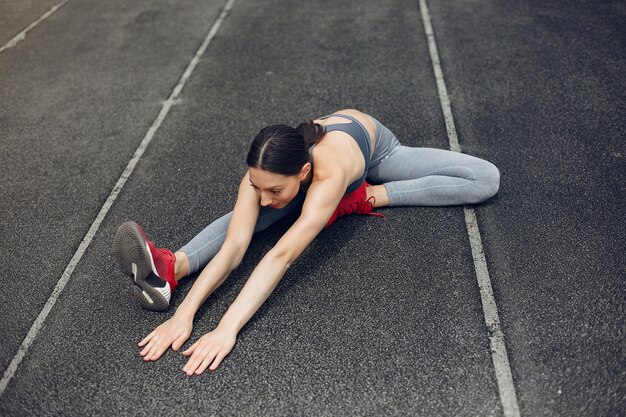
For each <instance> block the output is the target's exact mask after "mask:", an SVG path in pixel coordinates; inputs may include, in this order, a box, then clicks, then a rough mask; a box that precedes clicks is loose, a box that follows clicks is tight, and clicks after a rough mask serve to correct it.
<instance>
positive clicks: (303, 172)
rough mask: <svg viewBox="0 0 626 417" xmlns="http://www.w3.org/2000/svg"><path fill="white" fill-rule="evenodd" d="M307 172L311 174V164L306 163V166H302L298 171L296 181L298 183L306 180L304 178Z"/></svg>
mask: <svg viewBox="0 0 626 417" xmlns="http://www.w3.org/2000/svg"><path fill="white" fill-rule="evenodd" d="M309 172H311V163H310V162H307V163H306V164H304V165H303V166H302V169H301V170H300V175H299V176H298V179H299V180H300V181H304V180H305V179H306V176H307V175H309Z"/></svg>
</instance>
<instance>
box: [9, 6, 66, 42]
mask: <svg viewBox="0 0 626 417" xmlns="http://www.w3.org/2000/svg"><path fill="white" fill-rule="evenodd" d="M67 2H68V0H63V1H62V2H61V3H59V4H57V5H56V6H53V7H52V8H51V9H50V10H48V11H47V12H45V13H44V14H43V15H42V16H41V17H40V18H39V19H37V20H35V21H34V22H33V23H31V24H30V25H29V26H28V27H27V28H26V29H24V30H23V31H21V32H20V33H18V34H17V35H15V36H13V39H11V40H10V41H8V42H7V43H5V44H4V45H2V46H0V53H1V52H3V51H4V50H5V49H9V48H13V47H14V46H15V45H17V43H18V42H19V41H21V40H23V39H24V38H25V37H26V33H27V32H28V31H29V30H31V29H32V28H34V27H35V26H37V25H38V24H40V23H41V22H42V21H43V20H44V19H46V18H47V17H48V16H50V15H51V14H52V13H54V12H56V11H57V10H59V9H60V8H61V7H62V6H63V5H64V4H65V3H67Z"/></svg>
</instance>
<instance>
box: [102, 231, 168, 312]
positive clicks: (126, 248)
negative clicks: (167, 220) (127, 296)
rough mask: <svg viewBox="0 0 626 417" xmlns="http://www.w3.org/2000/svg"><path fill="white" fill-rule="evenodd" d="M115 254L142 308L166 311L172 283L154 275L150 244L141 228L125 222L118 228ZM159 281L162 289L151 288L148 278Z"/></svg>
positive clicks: (114, 242) (114, 241)
mask: <svg viewBox="0 0 626 417" xmlns="http://www.w3.org/2000/svg"><path fill="white" fill-rule="evenodd" d="M113 254H114V256H115V257H116V258H117V261H118V263H119V267H120V269H121V270H122V272H123V273H124V274H125V275H128V276H129V277H131V278H132V279H133V294H134V296H135V299H136V300H137V302H138V303H139V305H140V306H141V307H143V308H145V309H146V310H151V311H164V310H167V309H168V307H169V305H170V303H169V295H170V286H169V283H168V282H167V281H165V280H162V279H161V278H159V277H158V276H156V274H153V275H152V276H150V274H152V273H153V267H152V266H153V261H152V255H151V254H150V250H149V249H148V243H147V242H146V240H145V239H144V237H143V234H142V233H141V230H140V229H139V225H138V224H137V223H135V222H126V223H124V224H122V225H121V226H120V227H118V229H117V232H116V233H115V238H114V239H113ZM149 276H150V279H154V280H158V281H159V283H160V284H161V285H163V283H164V284H165V285H164V286H163V287H162V288H155V287H154V286H152V285H150V284H149V283H148V282H147V281H146V278H148V277H149Z"/></svg>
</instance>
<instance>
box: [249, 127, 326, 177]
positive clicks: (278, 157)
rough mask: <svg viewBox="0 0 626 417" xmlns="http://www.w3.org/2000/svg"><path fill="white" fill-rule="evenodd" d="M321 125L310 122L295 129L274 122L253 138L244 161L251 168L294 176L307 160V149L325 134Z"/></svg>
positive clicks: (308, 158)
mask: <svg viewBox="0 0 626 417" xmlns="http://www.w3.org/2000/svg"><path fill="white" fill-rule="evenodd" d="M324 133H325V131H324V127H323V126H321V125H319V124H317V123H313V121H312V120H311V121H309V122H308V123H302V124H301V125H300V126H298V127H296V128H294V127H291V126H286V125H273V126H267V127H264V128H263V129H261V131H260V132H259V134H258V135H256V137H255V138H254V140H253V141H252V144H251V145H250V150H249V151H248V157H247V159H246V163H247V164H248V166H249V167H251V168H261V169H263V170H265V171H270V172H274V173H276V174H282V175H296V174H298V173H299V172H300V170H301V169H302V167H303V166H304V164H306V163H307V162H310V157H309V148H310V147H311V146H312V145H313V144H315V143H317V142H319V140H320V139H321V137H322V136H323V135H324Z"/></svg>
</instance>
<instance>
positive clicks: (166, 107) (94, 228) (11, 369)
mask: <svg viewBox="0 0 626 417" xmlns="http://www.w3.org/2000/svg"><path fill="white" fill-rule="evenodd" d="M233 3H235V0H228V2H227V3H226V5H225V6H224V9H223V10H222V13H221V14H220V16H219V17H218V18H217V20H216V21H215V23H214V24H213V26H212V27H211V30H210V31H209V33H208V34H207V36H206V37H205V38H204V42H202V45H201V46H200V48H199V49H198V50H197V51H196V54H195V55H194V57H193V58H192V60H191V62H189V65H188V66H187V69H186V70H185V72H184V73H183V75H182V76H181V77H180V80H179V81H178V84H177V85H176V87H174V90H173V91H172V93H171V94H170V96H169V97H168V99H167V100H165V101H164V102H163V106H162V107H161V111H160V112H159V114H158V116H157V118H156V119H155V120H154V122H153V123H152V126H150V129H148V131H147V132H146V134H145V136H144V138H143V140H142V141H141V143H140V144H139V146H138V147H137V149H136V150H135V154H134V155H133V157H132V159H131V160H130V161H129V162H128V165H126V169H125V170H124V172H122V175H121V176H120V178H119V179H118V180H117V183H116V184H115V186H114V187H113V190H112V191H111V194H109V198H107V200H106V201H105V202H104V205H103V206H102V208H101V209H100V212H99V213H98V215H97V216H96V219H95V220H94V221H93V223H92V224H91V227H90V228H89V231H88V232H87V234H86V235H85V237H84V238H83V240H82V242H81V243H80V245H79V247H78V249H77V250H76V253H75V254H74V256H73V257H72V259H71V260H70V262H69V264H68V265H67V267H66V268H65V271H64V272H63V275H62V276H61V278H60V279H59V281H58V282H57V285H56V287H54V290H53V291H52V294H51V295H50V297H49V298H48V301H46V304H45V305H44V307H43V310H41V313H39V316H37V319H35V322H34V323H33V325H32V326H31V328H30V330H29V331H28V334H27V335H26V337H25V338H24V341H23V342H22V344H21V346H20V347H19V349H18V351H17V353H16V354H15V356H14V357H13V360H12V361H11V363H10V364H9V366H8V368H7V369H6V371H4V375H3V376H2V380H1V381H0V396H1V395H2V394H3V393H4V390H5V389H6V387H7V385H8V383H9V381H11V378H13V375H15V371H16V370H17V367H18V366H19V364H20V362H22V359H23V358H24V355H26V353H27V352H28V349H29V347H30V345H31V343H32V342H33V340H34V339H35V337H37V333H38V332H39V330H41V328H42V326H43V323H44V321H45V320H46V318H47V317H48V314H49V313H50V310H52V307H54V304H55V303H56V301H57V299H58V298H59V295H60V294H61V292H62V291H63V289H64V288H65V285H66V284H67V282H68V281H69V279H70V277H71V276H72V273H73V272H74V269H75V268H76V265H78V263H79V262H80V260H81V258H82V257H83V254H84V253H85V251H86V250H87V248H88V247H89V245H90V244H91V241H92V240H93V238H94V236H95V235H96V233H97V232H98V228H99V227H100V223H102V220H104V218H105V216H106V215H107V213H108V212H109V209H110V208H111V206H112V205H113V202H115V200H116V199H117V196H118V195H119V193H120V191H121V190H122V188H123V187H124V184H126V181H127V180H128V178H129V177H130V174H131V173H132V172H133V170H134V169H135V166H136V165H137V163H138V162H139V159H140V158H141V156H142V155H143V153H144V151H145V150H146V148H147V147H148V145H149V144H150V141H151V140H152V138H153V137H154V135H155V133H156V132H157V130H158V129H159V127H160V126H161V123H162V122H163V120H164V119H165V117H166V116H167V114H168V113H169V111H170V109H171V108H172V105H174V104H176V103H177V99H178V96H179V94H180V92H181V91H182V89H183V87H184V86H185V83H186V82H187V80H188V79H189V76H190V75H191V73H192V72H193V70H194V69H195V68H196V65H198V61H199V60H200V58H201V57H202V55H203V54H204V51H206V49H207V47H208V46H209V43H210V42H211V40H212V39H213V38H214V37H215V34H216V33H217V31H218V30H219V28H220V26H221V25H222V23H223V22H224V19H226V16H227V15H228V13H229V12H230V10H231V9H232V7H233Z"/></svg>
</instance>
